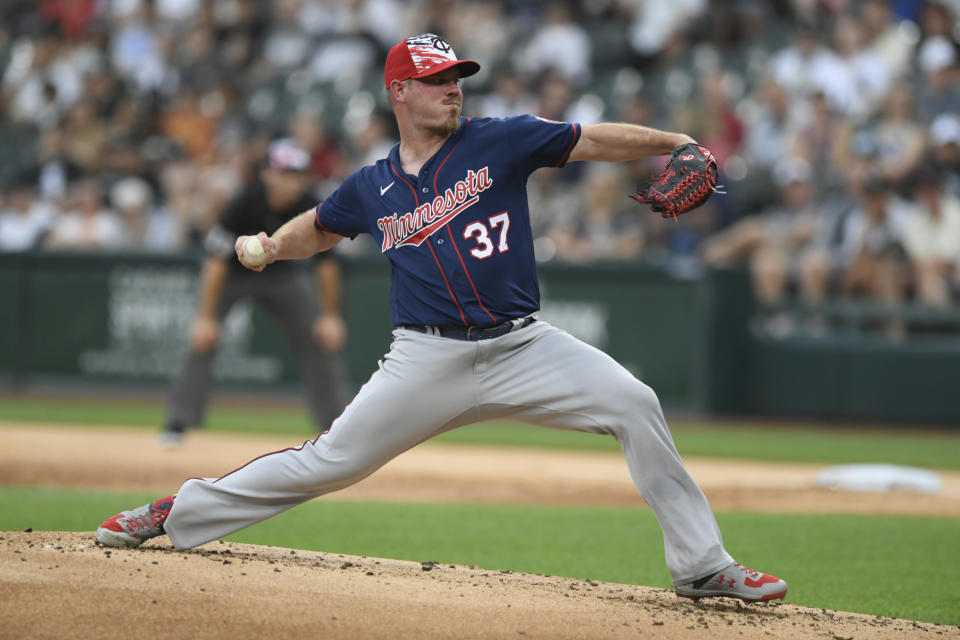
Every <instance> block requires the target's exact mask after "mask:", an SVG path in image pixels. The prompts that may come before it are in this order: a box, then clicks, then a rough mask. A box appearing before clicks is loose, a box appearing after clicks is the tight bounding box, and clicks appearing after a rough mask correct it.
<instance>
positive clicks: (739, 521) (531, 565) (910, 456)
mask: <svg viewBox="0 0 960 640" xmlns="http://www.w3.org/2000/svg"><path fill="white" fill-rule="evenodd" d="M0 420H9V421H28V422H29V421H37V422H40V421H43V422H58V423H72V424H75V425H77V426H78V427H86V426H91V425H97V426H121V425H122V426H125V427H130V426H133V427H140V428H144V429H157V428H158V426H159V425H160V424H161V422H162V420H163V410H162V405H160V404H159V403H156V402H134V401H129V400H127V401H119V402H114V401H108V400H105V399H93V400H77V399H61V400H57V399H37V398H30V397H19V396H6V397H0ZM207 428H208V429H210V430H211V431H224V432H247V433H288V434H291V435H294V436H296V437H298V438H299V437H302V436H307V435H311V434H312V432H313V429H312V427H311V425H310V424H309V422H308V421H307V419H306V418H305V416H304V414H303V412H302V410H300V409H298V408H289V407H283V408H276V407H263V406H237V405H233V406H228V405H223V404H217V405H215V406H214V407H212V409H211V412H210V416H209V420H208V424H207ZM672 428H673V431H674V435H675V439H676V441H677V446H678V448H679V449H680V452H681V454H683V455H684V456H711V457H727V458H737V459H756V460H767V461H797V462H817V463H828V464H839V463H854V462H884V463H890V464H905V465H911V466H920V467H926V468H932V469H943V470H951V469H960V432H957V433H954V432H946V431H929V430H901V431H895V430H891V429H885V430H874V431H864V430H862V429H850V428H839V427H830V428H827V427H824V426H818V425H803V424H782V423H778V424H771V425H761V424H750V425H740V424H732V423H709V424H706V423H698V422H674V423H673V424H672ZM438 440H439V441H442V442H451V443H453V442H456V443H462V444H486V445H503V446H526V447H557V448H565V449H580V450H610V451H613V450H616V449H617V444H616V442H615V441H614V440H613V439H612V438H610V437H603V436H595V435H587V434H578V433H567V432H559V431H551V430H546V429H536V428H530V427H523V426H521V425H513V424H505V423H491V424H487V425H478V426H475V427H469V428H466V429H460V430H457V431H454V432H452V433H449V434H446V435H444V436H441V437H440V438H438ZM155 497H156V496H152V495H146V494H120V493H90V492H88V491H82V492H80V491H69V490H62V491H57V490H47V489H36V488H29V487H0V529H4V530H16V529H24V528H26V527H32V528H34V529H37V530H67V531H90V530H92V529H93V528H94V527H95V526H96V525H97V524H98V523H99V522H100V521H101V520H102V519H103V518H105V517H107V516H109V515H112V514H113V513H116V512H117V511H119V510H121V509H126V508H130V507H132V506H136V505H138V504H142V503H144V502H146V501H148V500H149V499H153V498H155ZM717 519H718V520H719V522H720V525H721V527H722V529H723V531H724V538H725V541H726V543H727V546H728V548H729V550H730V551H731V553H733V554H734V556H735V557H737V558H738V559H741V560H742V561H744V562H745V563H746V564H748V565H751V566H755V567H758V568H761V569H764V570H767V571H770V572H772V573H776V574H779V575H781V576H783V577H784V578H786V579H787V580H788V581H789V582H790V595H789V601H790V602H793V603H796V604H801V605H807V606H812V607H824V608H830V609H839V610H846V611H855V612H861V613H869V614H876V615H885V616H895V617H901V618H909V619H915V620H923V621H928V622H937V623H942V624H954V625H957V624H960V588H958V587H957V586H956V580H955V579H954V577H953V574H954V573H955V570H954V568H955V567H956V559H957V558H958V557H960V519H957V518H954V519H950V518H911V517H868V516H841V515H829V516H827V515H824V516H813V515H796V514H789V515H786V514H749V513H723V512H720V513H718V514H717ZM230 539H231V540H235V541H239V542H251V543H257V544H266V545H278V546H286V547H294V548H301V549H314V550H320V551H325V552H335V553H349V554H356V555H367V556H380V557H391V558H400V559H408V560H419V561H423V560H434V561H438V562H449V563H459V564H476V565H480V566H482V567H485V568H489V569H512V570H515V571H528V572H534V573H543V574H550V575H563V576H569V577H579V578H593V579H597V580H609V581H614V582H622V583H628V584H644V585H652V586H661V587H666V586H668V584H669V576H668V574H667V572H666V569H665V567H664V563H663V544H662V539H661V536H660V530H659V527H658V525H657V523H656V520H655V519H654V517H653V515H652V514H651V513H650V512H649V511H647V510H644V509H631V508H573V507H533V506H490V505H456V506H453V505H421V504H417V505H412V504H371V503H344V502H339V501H336V500H319V501H315V502H311V503H309V504H307V505H304V506H302V507H300V508H297V509H294V510H291V511H289V512H287V513H285V514H283V515H281V516H278V517H277V518H273V519H271V520H269V521H267V522H264V523H261V524H259V525H257V526H254V527H251V528H249V529H247V530H244V531H242V532H239V533H237V534H235V535H234V536H232V537H231V538H230Z"/></svg>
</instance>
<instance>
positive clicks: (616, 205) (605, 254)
mask: <svg viewBox="0 0 960 640" xmlns="http://www.w3.org/2000/svg"><path fill="white" fill-rule="evenodd" d="M595 167H596V168H594V167H593V166H592V167H591V169H590V170H589V171H588V173H587V176H586V188H585V189H583V190H582V192H581V193H582V198H581V202H580V203H579V207H578V211H579V213H578V215H576V216H573V217H572V218H568V219H565V220H558V221H557V224H556V225H554V226H553V228H552V229H551V230H550V237H551V238H552V239H553V241H554V243H555V245H556V250H557V258H558V259H559V260H564V261H568V262H581V263H584V262H594V261H598V260H634V259H636V258H637V257H638V256H639V255H640V251H641V249H642V248H643V229H642V227H641V226H640V220H639V216H638V215H637V211H636V205H634V204H633V202H632V201H631V200H629V199H627V198H624V197H623V194H624V193H625V192H626V191H627V190H628V186H627V184H626V181H625V177H626V176H625V172H624V168H623V167H622V166H614V165H596V166H595Z"/></svg>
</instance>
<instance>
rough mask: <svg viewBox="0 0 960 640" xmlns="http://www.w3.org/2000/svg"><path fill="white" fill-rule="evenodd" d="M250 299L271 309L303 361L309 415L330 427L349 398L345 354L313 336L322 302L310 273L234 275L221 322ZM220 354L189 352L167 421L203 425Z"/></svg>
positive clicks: (223, 296) (175, 385)
mask: <svg viewBox="0 0 960 640" xmlns="http://www.w3.org/2000/svg"><path fill="white" fill-rule="evenodd" d="M264 276H266V277H264ZM245 299H247V300H250V301H251V302H253V303H254V304H257V305H259V306H260V307H261V308H263V309H264V310H266V311H267V313H269V314H270V317H271V319H272V320H273V321H274V323H275V324H276V325H277V327H279V329H280V331H281V333H282V334H283V336H284V338H285V339H286V340H287V343H288V344H289V345H290V348H291V349H292V351H293V353H294V355H295V356H296V357H297V359H298V362H299V365H300V374H301V378H302V383H303V387H304V391H305V392H306V400H307V408H308V410H309V412H310V417H311V419H312V420H313V422H314V424H316V425H317V426H319V427H320V428H321V429H326V428H327V427H328V426H329V425H330V424H331V422H333V419H334V418H336V417H337V416H338V415H339V414H340V411H341V410H342V409H343V407H344V405H345V404H346V403H347V401H348V400H349V397H348V395H347V389H346V375H345V372H344V365H343V361H342V359H341V357H340V355H339V354H337V353H330V352H328V351H326V350H325V349H324V348H323V347H322V346H320V344H319V343H318V342H317V341H316V339H314V338H313V322H314V320H315V319H316V317H317V302H316V295H314V293H313V290H312V289H311V288H310V285H309V283H308V278H307V276H306V275H302V274H290V273H282V274H277V275H275V276H274V277H270V276H268V275H267V274H252V273H251V274H246V273H244V274H239V275H238V274H235V273H231V274H229V275H228V276H227V279H226V282H224V285H223V291H222V293H221V296H220V302H219V304H218V305H217V321H218V322H220V323H222V322H223V320H224V318H226V316H227V313H229V311H230V309H231V308H232V307H233V305H235V304H236V303H237V302H239V301H241V300H245ZM216 353H217V349H216V348H214V349H211V350H209V351H197V350H196V349H192V348H191V349H190V350H189V351H188V353H187V355H186V356H185V358H184V361H183V365H182V366H181V369H180V372H179V373H178V375H177V377H176V379H175V380H174V381H173V384H172V385H171V387H170V392H169V395H168V397H167V418H168V420H170V421H171V422H178V423H179V424H181V425H183V426H186V427H195V426H199V425H202V424H203V421H204V416H205V415H206V410H207V405H208V403H209V401H210V393H211V391H212V389H213V362H214V359H215V358H216Z"/></svg>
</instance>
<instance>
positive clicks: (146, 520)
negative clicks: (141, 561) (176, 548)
mask: <svg viewBox="0 0 960 640" xmlns="http://www.w3.org/2000/svg"><path fill="white" fill-rule="evenodd" d="M173 498H174V496H167V497H166V498H160V499H159V500H157V501H156V502H153V503H151V504H145V505H143V506H142V507H138V508H136V509H131V510H130V511H122V512H120V513H118V514H117V515H115V516H113V517H112V518H110V519H108V520H107V521H106V522H104V523H103V524H101V525H100V526H99V527H98V528H97V542H99V543H100V544H102V545H105V546H108V547H139V546H140V545H141V544H142V543H143V541H144V540H149V539H150V538H156V537H157V536H159V535H162V534H163V522H164V520H166V519H167V516H168V515H170V508H171V507H173Z"/></svg>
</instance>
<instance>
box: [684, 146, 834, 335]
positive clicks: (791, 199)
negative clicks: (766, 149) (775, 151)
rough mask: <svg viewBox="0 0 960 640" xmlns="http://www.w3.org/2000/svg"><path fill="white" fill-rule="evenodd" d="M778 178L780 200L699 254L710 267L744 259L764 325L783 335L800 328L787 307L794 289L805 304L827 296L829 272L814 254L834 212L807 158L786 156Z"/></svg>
mask: <svg viewBox="0 0 960 640" xmlns="http://www.w3.org/2000/svg"><path fill="white" fill-rule="evenodd" d="M774 178H775V182H776V184H777V186H778V189H779V194H780V195H779V202H778V203H777V204H775V205H773V206H771V207H769V208H768V209H766V210H764V211H763V212H761V213H760V214H759V215H756V216H749V217H747V218H743V219H741V220H740V221H739V222H737V223H735V224H734V225H732V226H730V227H728V228H727V229H724V230H723V231H721V232H719V233H717V234H715V235H713V236H712V237H710V238H708V239H707V240H705V241H704V243H703V245H702V252H701V255H702V256H703V259H704V260H705V261H706V262H707V264H709V265H712V266H731V265H735V264H738V263H746V264H747V266H748V268H749V270H750V275H751V280H752V283H753V291H754V295H755V296H756V298H757V300H758V301H759V303H760V305H761V307H762V309H763V312H764V313H765V314H766V317H765V318H764V319H763V321H762V324H763V325H764V326H763V328H764V329H766V330H769V331H771V332H773V333H775V334H781V335H782V334H785V333H788V332H790V331H792V330H794V329H795V328H796V327H795V324H796V323H795V321H794V319H793V317H791V316H790V315H789V314H788V313H786V312H785V310H784V308H783V307H784V304H785V303H786V302H788V298H789V293H790V291H791V289H793V288H795V289H796V290H797V293H798V296H799V298H800V300H801V301H803V302H805V303H808V304H816V303H819V302H822V300H823V297H824V295H825V293H826V282H825V276H826V275H827V273H828V271H827V270H825V267H824V265H818V264H816V262H815V260H814V256H815V255H819V256H821V257H820V259H822V254H823V251H824V246H825V245H826V244H827V243H828V239H829V236H830V233H831V231H832V229H833V227H834V225H835V224H836V214H835V213H834V212H833V211H832V210H830V209H824V208H823V207H822V204H821V202H820V201H819V199H818V197H817V192H816V191H815V188H814V184H813V171H812V168H811V166H810V164H809V163H808V162H807V161H806V160H804V159H803V158H799V157H787V158H784V159H782V160H781V161H780V162H779V163H777V165H776V167H775V169H774Z"/></svg>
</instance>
